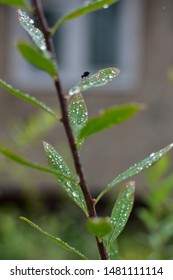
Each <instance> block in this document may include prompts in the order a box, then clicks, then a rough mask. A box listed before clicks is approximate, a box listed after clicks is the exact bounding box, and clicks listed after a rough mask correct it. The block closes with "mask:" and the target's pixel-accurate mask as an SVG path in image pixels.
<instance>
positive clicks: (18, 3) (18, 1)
mask: <svg viewBox="0 0 173 280" xmlns="http://www.w3.org/2000/svg"><path fill="white" fill-rule="evenodd" d="M0 4H6V5H10V6H15V7H23V8H27V9H28V6H27V4H26V3H25V1H24V0H0Z"/></svg>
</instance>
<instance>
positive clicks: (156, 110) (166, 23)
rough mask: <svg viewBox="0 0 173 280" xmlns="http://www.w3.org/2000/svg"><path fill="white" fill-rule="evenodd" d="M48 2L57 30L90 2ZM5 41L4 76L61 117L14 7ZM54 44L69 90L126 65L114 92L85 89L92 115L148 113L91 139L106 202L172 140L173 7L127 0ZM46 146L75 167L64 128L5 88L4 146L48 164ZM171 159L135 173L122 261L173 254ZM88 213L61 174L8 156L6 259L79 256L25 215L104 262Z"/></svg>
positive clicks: (0, 222)
mask: <svg viewBox="0 0 173 280" xmlns="http://www.w3.org/2000/svg"><path fill="white" fill-rule="evenodd" d="M28 2H29V1H28ZM42 2H43V4H44V11H45V15H46V17H47V20H48V23H49V25H50V26H52V25H53V24H54V23H55V22H56V19H57V18H59V17H60V16H62V15H64V14H65V13H67V12H69V11H71V10H72V9H74V8H75V7H77V6H78V5H79V4H82V3H83V2H84V1H80V0H71V1H67V0H64V1H60V0H56V1H55V0H50V1H47V0H43V1H42ZM0 36H1V40H0V77H1V78H2V79H4V80H5V81H6V82H8V83H10V84H12V85H13V86H14V87H15V88H19V89H20V90H22V91H24V92H28V93H30V94H32V95H34V96H35V97H36V98H38V99H39V100H41V101H43V102H45V103H47V104H48V105H49V106H52V107H53V108H55V110H57V111H59V104H58V100H57V97H56V92H55V89H54V87H53V84H52V81H51V79H50V78H49V77H48V76H47V75H46V74H45V73H43V72H41V71H40V70H37V69H35V68H33V67H32V66H31V65H29V64H27V63H26V62H25V61H24V60H23V59H22V58H21V56H20V54H18V52H17V50H16V48H15V44H16V41H17V40H21V39H25V40H27V41H29V40H30V39H29V38H28V37H27V35H26V33H25V31H24V30H23V29H22V27H21V26H20V25H19V23H18V19H17V13H16V10H15V8H10V7H7V6H5V5H0ZM54 44H55V48H56V52H57V57H58V64H59V73H60V77H61V80H62V85H63V89H64V93H66V94H67V93H68V90H69V89H70V87H72V86H73V85H74V84H75V83H77V82H78V81H80V79H81V75H82V74H83V72H84V71H89V72H90V73H91V74H93V73H95V72H96V71H98V70H99V69H101V68H105V67H110V66H115V67H118V68H120V69H121V73H120V75H119V77H118V78H117V79H116V80H115V81H114V82H112V83H110V84H109V85H108V86H106V87H102V88H97V89H94V90H90V91H88V92H85V93H84V98H85V101H86V104H87V106H88V111H89V116H90V117H93V116H97V115H98V112H99V111H100V110H101V109H103V108H108V107H110V106H113V105H118V104H123V103H127V102H139V103H142V104H145V107H146V109H145V110H143V111H142V112H140V113H139V114H138V115H137V116H135V117H134V118H132V119H130V120H129V121H128V122H126V123H123V124H122V125H120V126H117V127H114V128H111V129H109V130H107V131H105V132H102V133H100V134H98V135H97V136H93V137H91V138H89V139H88V140H86V142H85V145H84V147H83V149H82V151H81V159H82V163H83V167H84V170H85V174H86V178H87V180H88V183H89V186H90V188H91V191H92V194H93V196H97V195H98V193H99V192H100V191H101V190H102V189H103V188H104V187H105V186H106V185H107V184H108V183H109V182H111V181H112V179H114V177H115V176H117V175H118V174H119V173H121V172H123V171H124V170H126V169H127V168H129V167H130V166H131V165H133V164H134V163H135V162H138V161H140V160H142V159H144V158H145V157H147V156H148V155H149V154H150V153H152V152H155V151H158V150H159V149H161V148H163V147H164V146H166V145H168V144H170V143H171V142H172V141H173V131H172V119H173V1H171V0H152V1H150V0H120V1H119V2H118V3H116V4H114V5H112V6H110V7H109V8H107V7H105V9H103V10H100V11H97V12H94V13H91V14H89V15H85V16H84V17H81V18H77V19H75V20H73V21H70V22H66V23H65V24H64V25H63V26H62V27H61V28H60V29H59V30H58V32H56V34H55V36H54ZM43 140H44V141H47V142H49V143H50V144H51V145H52V146H54V147H55V148H56V149H57V150H58V151H59V152H60V154H61V155H62V156H63V157H64V159H65V160H66V161H67V162H68V164H69V166H70V167H71V169H72V170H73V169H74V167H73V162H72V159H71V154H70V151H69V149H68V143H67V141H66V137H65V134H64V130H63V128H62V127H61V125H60V124H57V123H55V121H54V120H53V119H52V118H51V117H49V116H48V115H47V114H46V113H42V112H40V111H38V110H37V109H35V108H34V107H32V106H31V105H30V104H27V103H25V102H23V101H21V100H18V99H16V98H15V97H13V96H11V95H9V94H8V93H6V92H5V91H4V90H3V89H1V88H0V146H5V147H6V148H9V149H11V150H13V151H14V152H15V153H19V154H20V155H23V156H25V157H26V158H28V159H29V160H32V161H36V162H38V163H40V164H43V165H47V163H46V159H45V155H44V151H43V147H42V141H43ZM172 157H173V154H172V152H170V154H169V157H167V158H165V159H164V160H163V161H162V163H161V164H160V165H157V166H156V167H153V169H151V171H147V172H144V173H142V174H141V175H138V176H136V177H135V181H136V200H135V206H134V210H133V212H132V215H131V218H130V220H129V222H128V225H127V227H126V228H125V230H124V232H123V234H122V236H121V237H120V240H119V247H120V257H121V258H124V259H149V258H156V259H172V258H173V253H172V251H173V250H172V249H173V246H172V244H173V243H172V241H173V234H172V232H173V215H172V204H173V203H172V199H171V191H172V189H173V179H172V164H171V162H172ZM165 186H166V187H165ZM158 188H159V189H160V192H159V195H160V197H161V198H160V199H159V198H158V197H157V195H156V193H157V190H158ZM165 189H166V191H165V192H164V191H163V190H165ZM118 190H119V188H117V189H116V190H113V191H112V192H110V194H109V193H108V194H107V195H106V196H105V198H104V199H102V200H101V201H100V203H99V205H98V212H99V213H100V215H110V211H111V209H112V206H113V203H114V201H115V198H116V196H117V191H118ZM153 190H155V191H153ZM163 193H164V194H163ZM162 198H164V199H162ZM154 201H155V203H154ZM71 204H72V205H71ZM153 205H154V206H153ZM79 212H80V211H78V208H76V206H75V205H73V203H71V201H70V200H69V199H68V198H67V197H66V195H65V194H64V193H63V192H62V191H61V189H60V188H59V186H58V183H57V182H56V179H54V178H53V177H52V176H49V175H46V174H42V173H39V172H36V171H33V170H30V169H27V168H25V167H22V166H18V165H16V164H15V163H13V162H10V161H9V160H7V159H5V158H4V157H3V156H1V155H0V259H73V258H74V257H75V256H73V255H72V254H71V253H68V252H67V253H66V252H65V251H64V250H62V249H60V248H59V247H57V246H56V244H54V243H53V242H52V241H49V240H47V239H46V238H44V237H41V236H40V234H39V233H37V232H35V231H34V230H33V229H32V228H30V227H29V226H28V225H26V224H24V223H23V222H22V221H20V220H19V219H18V217H19V216H20V215H24V216H26V217H27V218H30V219H32V220H33V221H34V222H36V223H37V224H40V225H41V226H42V227H43V228H44V229H45V230H47V231H49V232H50V233H52V234H54V235H56V234H57V235H58V236H60V237H62V238H63V240H65V241H69V243H70V244H72V245H73V246H75V247H78V248H81V250H82V251H83V252H85V253H86V254H87V255H89V257H90V258H93V259H94V258H97V250H96V248H95V241H94V239H93V237H92V236H90V234H89V233H88V234H87V233H86V228H85V221H84V222H82V220H83V218H84V217H82V214H80V213H79ZM80 215H81V216H80ZM79 220H80V221H81V224H79ZM88 248H91V249H90V250H89V252H88Z"/></svg>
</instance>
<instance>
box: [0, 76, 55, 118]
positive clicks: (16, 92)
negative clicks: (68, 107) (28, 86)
mask: <svg viewBox="0 0 173 280" xmlns="http://www.w3.org/2000/svg"><path fill="white" fill-rule="evenodd" d="M0 86H1V87H3V88H4V89H5V90H6V91H8V92H9V93H11V94H12V95H14V96H16V97H18V98H20V99H23V100H25V101H27V102H29V103H32V104H34V105H35V106H37V107H39V108H41V109H43V110H44V111H46V112H47V113H49V114H50V115H52V116H53V117H55V118H56V119H59V117H58V115H57V114H56V113H55V112H54V111H53V110H52V109H51V108H50V107H48V106H47V105H45V104H44V103H43V102H40V101H38V100H37V99H36V98H35V97H32V96H30V95H29V94H27V93H24V92H22V91H19V90H18V89H15V88H13V87H12V86H11V85H9V84H7V83H6V82H4V81H3V80H1V79H0Z"/></svg>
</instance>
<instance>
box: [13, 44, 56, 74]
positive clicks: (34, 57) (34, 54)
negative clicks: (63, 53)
mask: <svg viewBox="0 0 173 280" xmlns="http://www.w3.org/2000/svg"><path fill="white" fill-rule="evenodd" d="M17 48H18V49H19V51H20V53H21V54H22V56H23V57H24V58H25V59H26V60H27V61H28V62H29V63H30V64H32V65H34V66H35V67H37V68H40V69H41V70H43V71H45V72H47V73H48V74H49V75H50V76H51V77H52V78H55V77H56V76H57V69H56V66H55V64H54V62H53V61H51V60H50V59H48V58H47V57H45V56H44V54H43V53H41V52H40V51H39V50H37V49H35V48H33V47H32V46H31V45H29V44H27V43H25V42H18V44H17Z"/></svg>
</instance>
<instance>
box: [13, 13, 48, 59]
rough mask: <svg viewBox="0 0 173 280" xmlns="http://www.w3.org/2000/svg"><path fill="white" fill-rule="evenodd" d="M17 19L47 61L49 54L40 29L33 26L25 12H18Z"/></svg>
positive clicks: (31, 20)
mask: <svg viewBox="0 0 173 280" xmlns="http://www.w3.org/2000/svg"><path fill="white" fill-rule="evenodd" d="M18 17H19V22H20V24H21V26H22V27H23V28H24V29H25V30H26V31H27V32H28V34H29V35H30V37H31V39H32V40H33V42H34V43H35V45H36V47H37V48H38V49H39V50H40V51H42V52H43V54H44V56H45V57H47V58H48V59H50V58H51V54H50V53H49V52H48V50H47V46H46V41H45V38H44V35H43V33H42V32H41V31H40V29H38V28H36V27H35V26H34V20H33V19H31V18H30V17H29V16H28V15H27V14H26V13H25V12H23V11H21V10H20V9H19V10H18Z"/></svg>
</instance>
